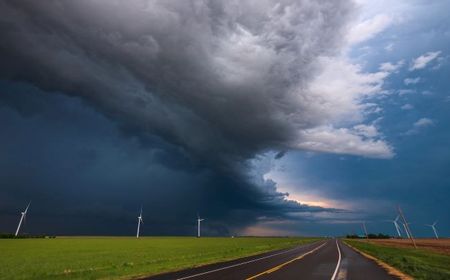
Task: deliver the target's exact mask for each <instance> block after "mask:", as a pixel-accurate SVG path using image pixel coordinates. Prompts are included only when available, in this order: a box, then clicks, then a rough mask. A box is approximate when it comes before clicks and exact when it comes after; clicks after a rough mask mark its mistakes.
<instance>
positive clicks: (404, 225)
mask: <svg viewBox="0 0 450 280" xmlns="http://www.w3.org/2000/svg"><path fill="white" fill-rule="evenodd" d="M402 224H403V228H404V229H405V232H406V237H408V238H411V236H409V232H408V230H407V229H406V224H405V223H402Z"/></svg>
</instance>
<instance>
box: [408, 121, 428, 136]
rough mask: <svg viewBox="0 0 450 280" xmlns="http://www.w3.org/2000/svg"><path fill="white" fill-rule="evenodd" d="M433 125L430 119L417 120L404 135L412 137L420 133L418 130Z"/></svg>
mask: <svg viewBox="0 0 450 280" xmlns="http://www.w3.org/2000/svg"><path fill="white" fill-rule="evenodd" d="M433 125H434V121H433V120H432V119H430V118H421V119H419V120H417V121H416V122H415V123H414V124H413V127H412V128H411V129H410V130H408V131H407V132H406V133H405V134H406V135H413V134H417V133H419V132H420V130H422V129H424V128H426V127H430V126H433Z"/></svg>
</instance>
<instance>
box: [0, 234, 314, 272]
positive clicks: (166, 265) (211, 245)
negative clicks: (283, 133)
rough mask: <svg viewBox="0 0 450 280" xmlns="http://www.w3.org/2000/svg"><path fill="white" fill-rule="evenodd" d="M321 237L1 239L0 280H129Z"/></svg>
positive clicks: (308, 241)
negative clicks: (101, 279)
mask: <svg viewBox="0 0 450 280" xmlns="http://www.w3.org/2000/svg"><path fill="white" fill-rule="evenodd" d="M316 240H317V239H313V238H308V239H307V238H251V237H241V238H192V237H148V238H139V239H136V238H128V237H123V238H120V237H91V238H87V237H77V238H75V237H70V238H56V239H0V279H99V278H103V279H129V278H133V277H138V276H146V275H152V274H157V273H161V272H165V271H172V270H179V269H182V268H189V267H194V266H199V265H202V264H208V263H214V262H219V261H225V260H231V259H235V258H239V257H243V256H249V255H253V254H257V253H262V252H266V251H270V250H275V249H281V248H287V247H293V246H295V245H299V244H306V243H311V242H314V241H316Z"/></svg>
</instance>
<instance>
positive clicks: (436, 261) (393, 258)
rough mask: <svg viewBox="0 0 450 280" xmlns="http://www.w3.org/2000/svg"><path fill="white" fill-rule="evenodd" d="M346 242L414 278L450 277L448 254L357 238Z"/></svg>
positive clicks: (432, 279) (449, 257)
mask: <svg viewBox="0 0 450 280" xmlns="http://www.w3.org/2000/svg"><path fill="white" fill-rule="evenodd" d="M345 242H347V243H348V244H350V245H351V246H353V247H355V248H357V249H359V250H361V251H363V252H365V253H367V254H369V255H372V256H374V257H376V258H378V259H379V260H381V261H383V262H385V263H387V264H389V265H391V266H393V267H395V268H397V269H398V270H400V271H402V272H404V273H406V274H408V275H410V276H412V277H413V278H414V279H427V280H434V279H435V280H438V279H439V280H440V279H442V280H444V279H450V256H448V255H444V254H439V253H435V252H431V251H429V250H426V249H420V248H419V249H413V248H398V247H391V246H386V245H378V244H377V245H375V244H373V243H367V242H364V241H356V240H345Z"/></svg>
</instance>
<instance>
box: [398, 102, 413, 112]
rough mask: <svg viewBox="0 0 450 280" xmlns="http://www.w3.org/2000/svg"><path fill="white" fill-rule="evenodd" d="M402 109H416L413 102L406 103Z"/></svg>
mask: <svg viewBox="0 0 450 280" xmlns="http://www.w3.org/2000/svg"><path fill="white" fill-rule="evenodd" d="M400 108H401V109H402V110H412V109H414V106H413V105H411V104H409V103H408V104H405V105H403V106H402V107H400Z"/></svg>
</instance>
